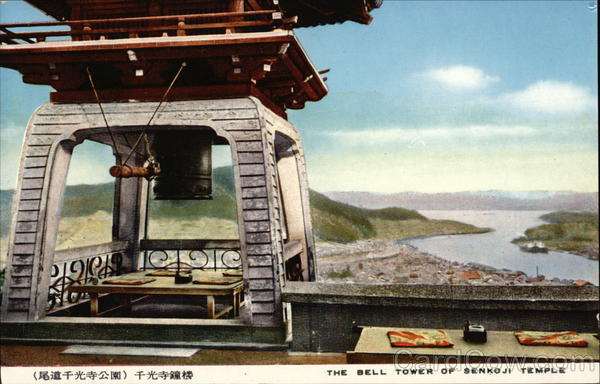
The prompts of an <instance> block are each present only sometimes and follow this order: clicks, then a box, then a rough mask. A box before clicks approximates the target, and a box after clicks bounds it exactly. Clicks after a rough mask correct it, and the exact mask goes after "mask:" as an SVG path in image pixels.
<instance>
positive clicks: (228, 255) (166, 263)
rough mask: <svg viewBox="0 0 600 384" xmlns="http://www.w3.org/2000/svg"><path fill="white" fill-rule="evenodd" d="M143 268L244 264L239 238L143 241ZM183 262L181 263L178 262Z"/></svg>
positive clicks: (208, 267)
mask: <svg viewBox="0 0 600 384" xmlns="http://www.w3.org/2000/svg"><path fill="white" fill-rule="evenodd" d="M140 250H141V252H142V257H143V260H142V263H141V264H142V268H143V269H170V270H175V269H177V268H178V264H179V267H180V268H182V269H199V270H205V271H206V270H208V271H210V270H212V271H217V270H228V269H239V268H241V267H242V257H241V253H240V241H239V240H142V241H141V242H140ZM178 261H179V263H178Z"/></svg>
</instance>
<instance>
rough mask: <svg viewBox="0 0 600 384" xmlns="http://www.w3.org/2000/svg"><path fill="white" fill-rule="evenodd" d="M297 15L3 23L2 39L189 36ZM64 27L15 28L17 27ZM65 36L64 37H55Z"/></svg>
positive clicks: (252, 27)
mask: <svg viewBox="0 0 600 384" xmlns="http://www.w3.org/2000/svg"><path fill="white" fill-rule="evenodd" d="M296 22H297V18H296V17H292V18H283V16H282V14H281V12H277V11H272V10H262V11H247V12H218V13H200V14H188V15H171V16H148V17H129V18H114V19H91V20H67V21H54V22H34V23H11V24H0V31H1V33H0V43H3V44H22V43H29V44H32V43H37V42H43V41H47V40H48V39H49V38H53V40H69V39H72V40H105V39H122V38H138V37H160V36H188V35H201V34H208V33H225V32H226V31H227V32H230V31H235V32H256V31H268V30H273V29H275V28H287V27H291V26H292V25H293V24H295V23H296ZM40 27H49V28H64V27H68V28H69V29H63V30H49V31H37V30H36V31H31V30H29V31H25V32H16V31H14V29H15V28H19V29H21V28H28V29H32V28H40ZM60 37H63V38H64V39H56V38H60Z"/></svg>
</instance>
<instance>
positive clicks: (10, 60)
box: [0, 30, 327, 115]
mask: <svg viewBox="0 0 600 384" xmlns="http://www.w3.org/2000/svg"><path fill="white" fill-rule="evenodd" d="M182 62H186V63H187V66H186V68H185V69H184V71H183V72H182V75H181V76H180V77H179V79H178V80H177V82H176V84H175V86H174V87H173V89H172V91H171V93H170V94H169V99H170V100H185V99H203V98H227V97H240V96H247V95H253V96H256V97H258V98H260V99H261V101H263V104H265V105H267V106H268V107H269V108H271V109H272V110H274V111H275V112H277V113H279V114H280V115H284V114H285V113H284V111H285V109H287V108H293V109H299V108H302V107H303V106H304V103H305V102H306V101H317V100H320V99H321V98H323V97H324V96H325V95H326V94H327V86H326V85H325V83H324V79H322V78H321V75H320V73H319V72H318V71H317V70H316V69H315V67H314V66H313V64H312V63H311V61H310V60H309V58H308V56H306V53H305V52H304V50H303V49H302V46H301V45H300V43H299V42H298V41H297V39H296V37H295V36H294V35H293V33H292V32H291V31H283V30H276V31H271V32H252V33H231V34H219V35H195V36H179V37H169V36H167V37H156V38H152V37H148V38H138V39H115V40H109V39H106V40H81V41H46V42H37V43H32V44H6V45H0V66H2V67H8V68H13V69H17V70H18V71H19V72H21V74H22V75H23V81H25V82H26V83H31V84H47V85H51V86H52V87H54V89H56V90H57V92H55V93H54V94H53V96H52V98H51V100H52V101H54V102H78V101H79V102H83V101H89V102H93V101H94V100H95V99H94V95H93V93H92V90H91V86H90V82H89V79H88V77H87V72H86V71H87V68H89V70H90V72H91V73H92V75H93V77H94V83H95V85H96V87H97V89H98V91H99V95H100V97H101V99H103V100H104V101H119V100H129V99H136V100H160V98H161V96H162V94H163V92H164V91H165V89H166V87H167V85H168V84H169V83H170V81H171V80H172V78H173V75H174V74H175V73H176V72H177V69H178V68H179V66H180V65H181V63H182Z"/></svg>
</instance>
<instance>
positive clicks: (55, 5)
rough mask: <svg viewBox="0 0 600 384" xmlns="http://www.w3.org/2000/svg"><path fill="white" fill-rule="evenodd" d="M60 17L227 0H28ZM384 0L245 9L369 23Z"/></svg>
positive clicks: (315, 21) (259, 2)
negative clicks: (370, 13)
mask: <svg viewBox="0 0 600 384" xmlns="http://www.w3.org/2000/svg"><path fill="white" fill-rule="evenodd" d="M26 1H27V2H28V3H30V4H31V5H33V6H35V7H36V8H38V9H40V10H41V11H43V12H44V13H46V14H47V15H49V16H51V17H54V18H55V19H57V20H72V19H99V18H113V17H141V16H158V15H163V16H164V15H177V14H190V13H193V14H196V13H205V12H226V11H227V10H228V5H229V1H227V0H26ZM382 3H383V0H244V9H245V10H263V9H278V10H281V11H283V12H284V15H285V17H294V16H298V23H297V25H296V26H298V27H310V26H317V25H325V24H335V23H341V22H344V21H355V22H357V23H362V24H368V23H369V22H370V21H371V16H370V15H369V12H370V11H371V10H372V9H374V8H379V7H380V6H381V4H382Z"/></svg>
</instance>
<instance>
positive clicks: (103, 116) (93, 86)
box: [85, 67, 121, 163]
mask: <svg viewBox="0 0 600 384" xmlns="http://www.w3.org/2000/svg"><path fill="white" fill-rule="evenodd" d="M85 71H86V72H87V75H88V79H89V80H90V84H91V85H92V90H93V91H94V95H95V96H96V101H97V102H98V106H99V107H100V112H101V113H102V118H103V119H104V124H106V130H107V131H108V135H109V136H110V140H111V141H112V144H113V148H114V149H115V152H116V153H117V158H118V159H119V163H120V160H121V156H120V155H119V148H118V147H117V141H116V140H115V136H114V135H113V132H112V130H111V129H110V125H108V120H106V115H105V114H104V108H102V103H101V102H100V96H98V91H97V90H96V85H94V80H93V79H92V73H91V72H90V67H85Z"/></svg>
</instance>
